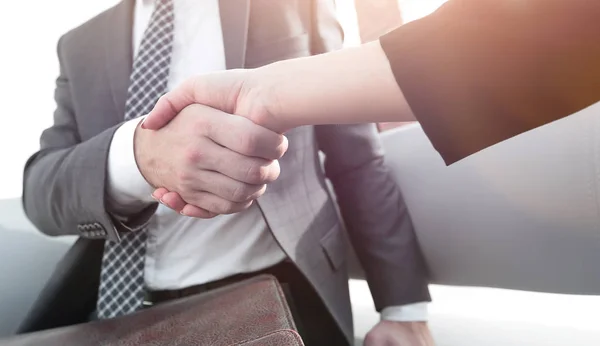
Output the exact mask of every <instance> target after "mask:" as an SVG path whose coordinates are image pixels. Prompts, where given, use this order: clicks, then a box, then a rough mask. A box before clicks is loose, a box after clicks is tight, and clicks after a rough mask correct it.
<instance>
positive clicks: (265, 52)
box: [246, 33, 310, 68]
mask: <svg viewBox="0 0 600 346" xmlns="http://www.w3.org/2000/svg"><path fill="white" fill-rule="evenodd" d="M304 56H310V40H309V36H308V33H304V34H301V35H298V36H294V37H289V38H285V39H282V40H277V41H272V42H268V43H263V44H257V43H254V44H250V43H249V46H248V48H247V51H246V68H254V67H260V66H264V65H268V64H270V63H273V62H276V61H280V60H286V59H293V58H300V57H304Z"/></svg>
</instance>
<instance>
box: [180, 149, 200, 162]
mask: <svg viewBox="0 0 600 346" xmlns="http://www.w3.org/2000/svg"><path fill="white" fill-rule="evenodd" d="M203 159H204V153H202V152H201V151H200V150H198V149H196V148H188V149H186V150H185V151H184V162H185V164H186V165H195V164H198V163H199V162H200V161H202V160H203Z"/></svg>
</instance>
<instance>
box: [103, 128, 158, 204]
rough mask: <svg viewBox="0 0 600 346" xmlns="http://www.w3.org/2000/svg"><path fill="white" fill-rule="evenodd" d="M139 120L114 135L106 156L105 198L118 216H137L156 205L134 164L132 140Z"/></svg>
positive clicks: (118, 130) (147, 185) (149, 186)
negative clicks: (150, 205) (137, 213)
mask: <svg viewBox="0 0 600 346" xmlns="http://www.w3.org/2000/svg"><path fill="white" fill-rule="evenodd" d="M142 119H143V118H137V119H133V120H130V121H128V122H126V123H124V124H123V125H121V127H119V128H118V129H117V131H115V135H114V136H113V139H112V142H111V144H110V149H109V152H108V167H107V171H108V172H107V187H106V190H107V197H108V202H109V204H110V207H111V208H110V209H111V210H112V211H113V212H115V213H117V214H118V215H128V214H131V213H136V212H139V211H140V210H141V209H143V208H145V207H147V206H148V205H149V204H151V203H153V202H156V201H155V200H154V199H153V198H152V192H153V191H154V188H153V187H152V186H151V185H150V184H149V183H148V182H147V181H146V179H144V177H143V176H142V173H141V172H140V170H139V168H138V166H137V163H136V161H135V154H134V150H133V139H134V138H133V137H134V135H135V129H136V128H137V126H138V124H139V123H140V121H141V120H142Z"/></svg>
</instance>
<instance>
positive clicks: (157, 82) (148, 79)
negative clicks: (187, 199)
mask: <svg viewBox="0 0 600 346" xmlns="http://www.w3.org/2000/svg"><path fill="white" fill-rule="evenodd" d="M173 19H174V14H173V0H157V1H156V8H155V9H154V12H153V13H152V17H151V19H150V23H149V25H148V28H146V32H145V33H144V37H143V39H142V43H141V45H140V49H139V51H138V54H137V57H136V59H135V61H134V63H133V70H132V72H131V78H130V84H129V89H128V90H127V103H126V105H125V120H131V119H134V118H136V117H138V116H140V115H144V114H147V113H148V112H150V110H152V107H153V106H154V104H155V103H156V101H157V100H158V98H159V97H160V96H161V95H162V94H163V93H164V92H165V91H166V88H167V81H168V77H169V65H170V63H171V50H172V43H173ZM146 239H147V232H146V230H140V231H137V232H131V233H123V234H121V242H120V243H115V242H109V241H107V242H106V244H105V246H104V256H103V257H102V271H101V274H100V289H99V294H98V305H97V309H98V318H112V317H116V316H120V315H124V314H128V313H131V312H134V311H136V310H137V309H138V308H139V307H140V306H141V305H142V302H143V299H144V260H145V255H146Z"/></svg>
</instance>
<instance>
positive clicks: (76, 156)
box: [22, 38, 156, 241]
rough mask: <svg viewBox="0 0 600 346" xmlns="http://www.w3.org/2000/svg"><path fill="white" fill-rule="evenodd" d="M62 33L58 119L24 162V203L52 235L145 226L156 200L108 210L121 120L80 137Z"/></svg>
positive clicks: (101, 235) (111, 234) (107, 233)
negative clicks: (119, 211)
mask: <svg viewBox="0 0 600 346" xmlns="http://www.w3.org/2000/svg"><path fill="white" fill-rule="evenodd" d="M63 39H64V38H61V40H60V41H59V43H58V56H59V61H60V75H59V77H58V79H57V80H56V89H55V101H56V110H55V112H54V124H53V125H52V126H51V127H50V128H48V129H46V130H45V131H44V132H43V133H42V136H41V139H40V146H41V148H40V150H39V151H38V152H37V153H36V154H34V155H33V156H32V157H31V158H29V160H28V161H27V163H26V164H25V171H24V177H23V197H22V198H23V207H24V209H25V213H26V214H27V216H28V217H29V219H30V220H31V221H32V222H33V224H34V225H35V226H36V227H37V228H38V229H39V230H40V231H42V232H43V233H46V234H48V235H53V236H56V235H67V234H68V235H79V236H82V237H85V238H91V239H109V240H113V241H118V240H119V235H118V233H119V232H121V231H131V230H135V229H137V228H140V227H142V226H143V224H144V223H145V222H147V220H148V219H149V217H150V216H151V215H152V213H153V212H154V209H155V208H156V206H155V205H153V206H151V207H149V208H146V210H144V211H142V212H140V213H139V214H137V215H132V216H131V217H129V218H127V220H117V219H116V218H114V217H112V216H111V214H110V213H109V211H108V210H107V207H106V194H105V180H106V165H107V158H108V151H109V147H110V143H111V140H112V137H113V135H114V133H115V131H116V130H117V128H118V126H115V127H113V128H109V129H107V130H105V131H103V132H101V133H100V134H98V135H97V136H95V137H93V138H91V139H89V140H86V141H83V142H82V141H81V138H80V136H79V132H78V128H77V122H76V118H75V110H74V107H73V100H72V99H71V91H70V88H71V86H70V84H69V77H68V75H67V73H66V69H65V62H64V61H63V60H64V58H63V54H62V42H63Z"/></svg>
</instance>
